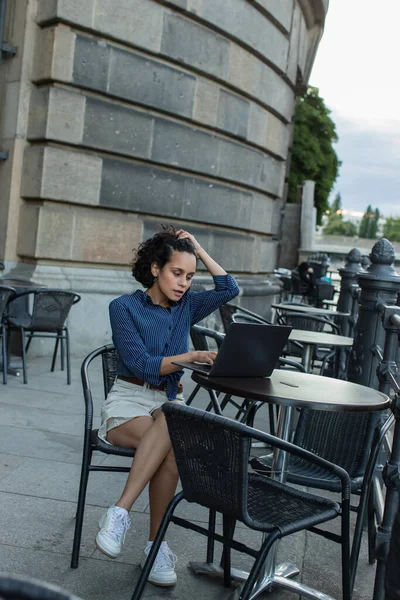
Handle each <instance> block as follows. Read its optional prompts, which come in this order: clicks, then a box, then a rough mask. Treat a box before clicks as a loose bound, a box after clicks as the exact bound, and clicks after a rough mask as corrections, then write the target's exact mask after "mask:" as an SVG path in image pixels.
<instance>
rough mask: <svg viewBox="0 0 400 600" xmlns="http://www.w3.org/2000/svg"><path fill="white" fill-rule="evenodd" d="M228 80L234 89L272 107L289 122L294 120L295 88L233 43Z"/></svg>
mask: <svg viewBox="0 0 400 600" xmlns="http://www.w3.org/2000/svg"><path fill="white" fill-rule="evenodd" d="M227 79H228V81H229V83H231V84H232V85H233V86H234V87H235V88H237V89H239V90H243V91H244V92H246V93H247V94H249V95H250V96H253V97H254V98H256V99H257V100H258V101H260V102H262V103H264V104H266V105H267V106H270V107H271V108H273V109H274V110H275V111H277V112H278V113H279V114H281V115H282V116H283V117H284V118H285V119H286V120H287V121H290V120H291V118H292V110H293V91H292V89H291V88H290V87H289V85H288V84H287V83H286V82H285V81H283V79H282V78H281V77H280V75H278V73H276V72H275V71H273V70H272V69H271V68H270V67H268V66H267V65H266V64H264V63H263V62H261V60H260V59H259V58H257V57H256V56H254V55H253V54H250V53H249V52H248V51H247V50H244V49H243V48H241V47H239V46H236V45H232V47H231V53H230V61H229V73H228V78H227Z"/></svg>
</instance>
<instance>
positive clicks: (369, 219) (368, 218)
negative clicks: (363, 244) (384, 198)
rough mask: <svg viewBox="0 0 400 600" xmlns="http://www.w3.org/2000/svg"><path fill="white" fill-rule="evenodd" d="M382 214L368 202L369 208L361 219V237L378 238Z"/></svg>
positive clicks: (359, 233)
mask: <svg viewBox="0 0 400 600" xmlns="http://www.w3.org/2000/svg"><path fill="white" fill-rule="evenodd" d="M380 216H381V215H380V212H379V209H378V208H375V209H373V208H372V206H371V205H370V204H368V206H367V210H366V211H365V213H364V214H363V217H362V219H361V223H360V229H359V231H358V235H359V236H360V238H366V239H369V240H374V239H375V238H376V234H377V232H378V221H379V218H380Z"/></svg>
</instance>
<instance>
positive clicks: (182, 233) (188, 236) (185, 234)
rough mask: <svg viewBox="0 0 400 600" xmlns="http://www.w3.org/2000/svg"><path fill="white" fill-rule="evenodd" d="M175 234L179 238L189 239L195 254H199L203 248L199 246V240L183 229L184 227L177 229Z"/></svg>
mask: <svg viewBox="0 0 400 600" xmlns="http://www.w3.org/2000/svg"><path fill="white" fill-rule="evenodd" d="M176 236H177V237H178V238H179V239H181V240H184V239H187V240H190V241H191V242H192V244H193V246H194V249H195V252H196V254H199V252H201V251H202V250H203V248H202V247H201V246H200V244H199V242H198V241H197V240H196V238H195V237H194V235H192V234H191V233H189V232H188V231H185V230H184V229H178V231H177V232H176Z"/></svg>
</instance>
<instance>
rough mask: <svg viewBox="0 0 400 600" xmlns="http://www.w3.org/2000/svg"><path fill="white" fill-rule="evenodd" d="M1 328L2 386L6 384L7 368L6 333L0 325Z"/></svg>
mask: <svg viewBox="0 0 400 600" xmlns="http://www.w3.org/2000/svg"><path fill="white" fill-rule="evenodd" d="M0 327H1V346H2V356H3V384H4V385H5V384H6V383H7V367H8V364H7V362H8V359H7V331H6V328H5V327H4V325H0Z"/></svg>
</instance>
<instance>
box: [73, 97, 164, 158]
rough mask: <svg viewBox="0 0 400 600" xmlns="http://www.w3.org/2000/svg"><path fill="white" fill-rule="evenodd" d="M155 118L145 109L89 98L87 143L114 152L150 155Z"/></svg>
mask: <svg viewBox="0 0 400 600" xmlns="http://www.w3.org/2000/svg"><path fill="white" fill-rule="evenodd" d="M153 121H154V120H153V118H152V116H151V115H147V114H146V113H144V112H139V111H137V110H133V109H131V108H128V107H125V106H120V105H118V104H114V103H111V102H104V101H103V100H97V99H95V98H87V100H86V113H85V126H84V134H83V143H84V145H85V146H91V147H93V148H103V149H104V150H107V151H110V152H117V153H120V154H126V155H128V156H140V157H146V158H148V157H149V155H150V147H151V142H152V133H153Z"/></svg>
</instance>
